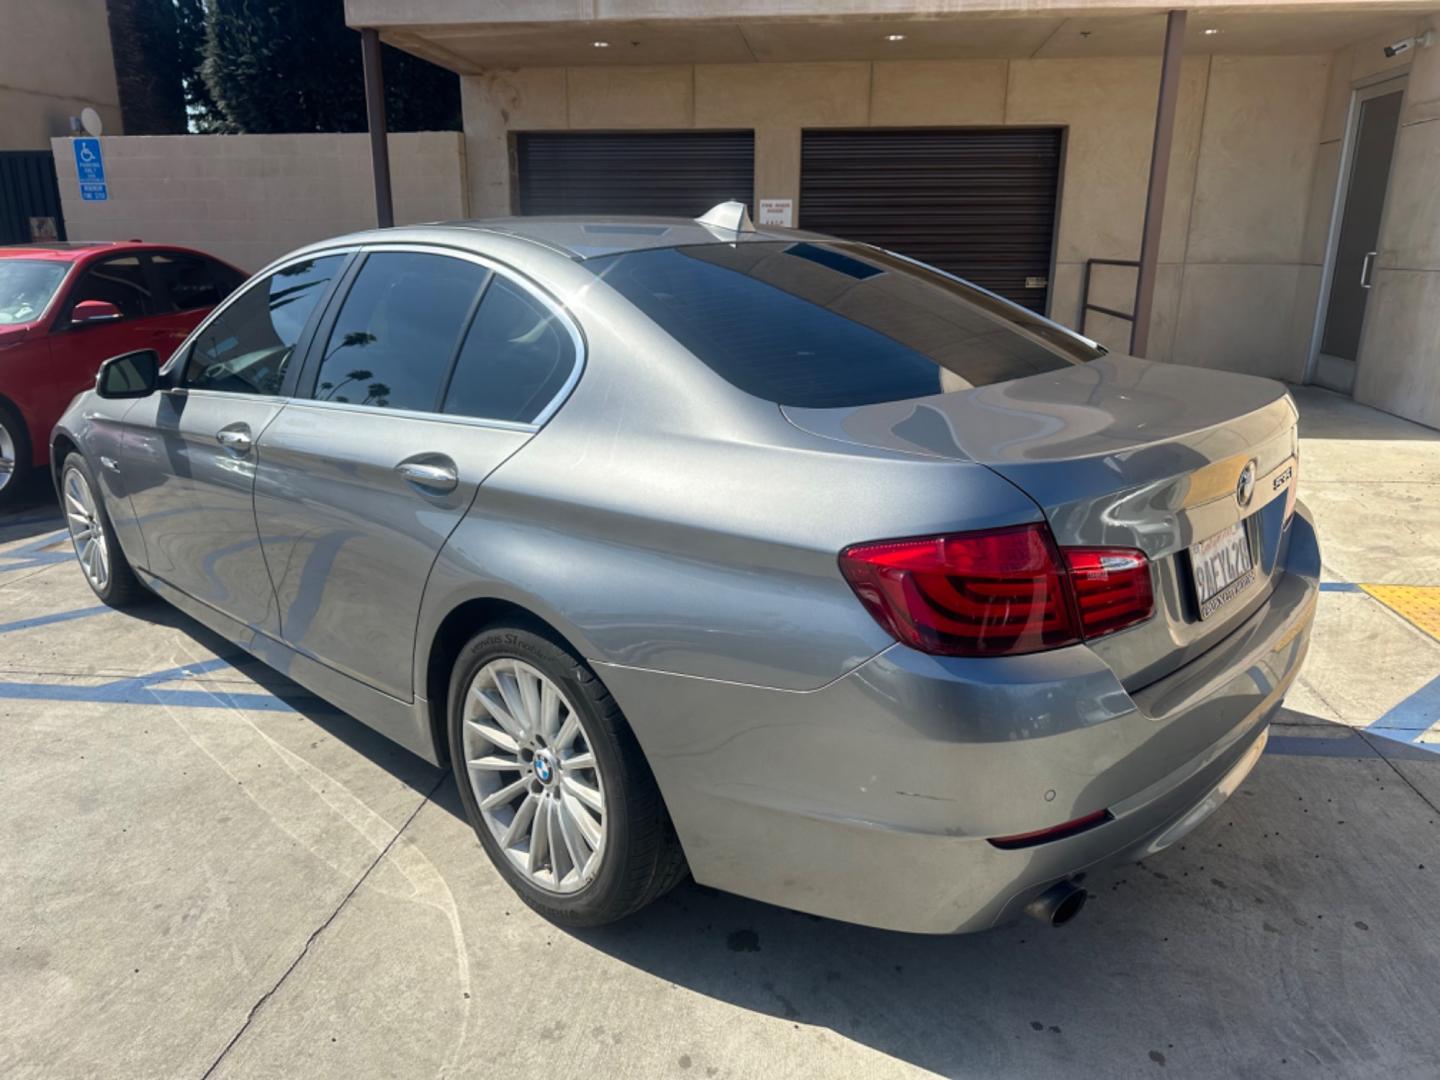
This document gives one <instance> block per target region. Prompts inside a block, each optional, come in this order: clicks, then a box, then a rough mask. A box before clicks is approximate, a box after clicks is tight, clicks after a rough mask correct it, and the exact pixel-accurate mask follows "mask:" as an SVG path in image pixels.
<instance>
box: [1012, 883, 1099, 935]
mask: <svg viewBox="0 0 1440 1080" xmlns="http://www.w3.org/2000/svg"><path fill="white" fill-rule="evenodd" d="M1088 899H1090V894H1089V893H1088V892H1086V891H1085V890H1084V889H1082V888H1080V887H1079V886H1078V885H1076V884H1074V883H1073V882H1070V881H1058V882H1056V883H1055V884H1054V885H1051V886H1050V888H1048V889H1046V890H1045V891H1044V892H1043V893H1041V894H1040V895H1039V896H1037V897H1036V898H1035V899H1034V900H1031V901H1030V903H1028V904H1026V905H1025V914H1026V915H1029V916H1030V917H1031V918H1035V919H1039V920H1040V921H1041V922H1043V923H1047V924H1049V925H1050V926H1053V927H1056V928H1058V927H1061V926H1064V925H1065V924H1066V923H1068V922H1069V921H1070V920H1071V919H1073V918H1075V916H1076V915H1079V914H1080V910H1081V909H1082V908H1083V907H1084V906H1085V901H1086V900H1088Z"/></svg>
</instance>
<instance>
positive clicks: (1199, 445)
mask: <svg viewBox="0 0 1440 1080" xmlns="http://www.w3.org/2000/svg"><path fill="white" fill-rule="evenodd" d="M783 411H784V413H785V415H786V416H787V418H788V419H789V420H790V421H791V422H792V423H794V424H795V425H796V426H798V427H800V428H802V429H804V430H807V431H810V432H812V433H814V434H818V435H822V436H826V437H829V438H835V439H842V440H844V441H847V442H851V443H858V444H861V445H865V446H873V447H876V448H881V449H885V450H891V451H897V450H898V451H903V452H909V453H915V454H922V455H926V456H931V457H943V458H953V459H958V460H970V461H975V462H978V463H980V464H982V465H984V466H986V467H987V468H990V469H992V470H993V471H995V472H997V473H999V474H1000V475H1001V476H1003V477H1005V478H1006V479H1007V480H1009V481H1010V482H1012V483H1013V484H1015V485H1016V486H1017V487H1019V488H1020V489H1021V490H1022V491H1024V492H1025V493H1026V494H1027V495H1029V496H1030V498H1032V499H1033V500H1034V501H1035V502H1036V503H1037V504H1038V505H1039V507H1040V509H1041V510H1042V511H1043V513H1044V515H1045V517H1046V519H1047V521H1048V522H1049V524H1050V528H1051V530H1052V531H1053V532H1054V534H1055V538H1056V540H1057V541H1058V542H1059V543H1060V544H1061V545H1064V546H1105V547H1128V548H1138V549H1140V550H1141V551H1143V552H1145V554H1146V556H1147V557H1148V558H1149V559H1150V561H1151V563H1152V565H1153V567H1154V586H1155V601H1156V615H1155V617H1154V618H1152V619H1150V620H1147V621H1146V622H1144V623H1141V624H1139V625H1137V626H1134V627H1132V628H1130V629H1128V630H1123V631H1120V632H1118V633H1116V634H1113V635H1110V636H1108V637H1103V638H1098V639H1096V640H1095V641H1093V642H1092V643H1091V644H1092V647H1093V648H1095V650H1096V651H1097V652H1099V653H1100V654H1101V655H1102V656H1104V658H1105V659H1106V661H1107V662H1108V663H1109V664H1110V665H1111V667H1112V668H1113V669H1114V670H1115V671H1116V674H1117V675H1119V676H1120V678H1121V679H1122V681H1124V682H1125V684H1126V685H1127V686H1128V687H1131V688H1133V687H1136V686H1143V685H1146V684H1148V683H1149V682H1152V681H1154V680H1155V679H1158V678H1161V677H1163V676H1164V675H1166V674H1168V673H1169V672H1170V671H1173V670H1175V669H1176V668H1178V667H1179V666H1181V665H1182V664H1183V663H1185V662H1187V661H1188V660H1189V659H1192V658H1193V657H1194V656H1197V655H1199V654H1200V653H1201V652H1203V651H1204V650H1205V649H1206V648H1208V647H1209V646H1210V645H1211V644H1214V643H1215V642H1216V641H1218V640H1219V639H1220V638H1221V637H1223V636H1224V634H1225V633H1226V632H1227V631H1228V630H1229V629H1232V628H1233V627H1234V626H1236V625H1238V623H1239V622H1240V621H1242V620H1243V619H1245V618H1246V617H1247V616H1248V615H1249V614H1250V613H1251V612H1253V611H1254V610H1255V609H1256V608H1257V607H1258V606H1259V605H1260V604H1261V603H1263V601H1264V599H1265V597H1266V596H1268V595H1269V593H1270V591H1271V589H1272V588H1273V583H1274V580H1275V578H1276V577H1277V575H1278V574H1279V573H1280V568H1281V567H1282V566H1283V565H1284V550H1283V545H1284V541H1285V539H1286V536H1287V533H1286V525H1287V524H1288V518H1289V511H1290V508H1291V506H1292V505H1293V497H1291V496H1292V495H1293V488H1294V483H1295V475H1296V468H1297V460H1296V452H1297V445H1298V444H1297V437H1296V420H1297V413H1296V410H1295V407H1294V404H1293V402H1292V401H1291V399H1290V396H1289V394H1288V393H1287V392H1286V390H1285V388H1284V387H1283V386H1282V385H1281V384H1279V383H1277V382H1273V381H1271V380H1268V379H1261V378H1256V377H1253V376H1248V375H1240V374H1235V373H1231V372H1221V371H1206V370H1200V369H1196V368H1189V367H1181V366H1178V365H1170V364H1155V363H1149V362H1147V361H1144V360H1138V359H1135V358H1133V357H1127V356H1117V355H1107V356H1104V357H1101V358H1099V359H1096V360H1093V361H1091V362H1089V363H1086V364H1080V365H1075V366H1072V367H1067V368H1064V369H1061V370H1058V371H1053V372H1047V373H1043V374H1037V375H1033V376H1030V377H1027V378H1022V379H1015V380H1011V381H1008V382H1001V383H995V384H992V385H990V386H985V387H981V388H977V389H968V390H957V391H954V392H951V393H944V394H937V395H934V396H930V397H924V398H914V399H909V400H904V401H891V402H884V403H880V404H873V405H862V406H858V407H854V408H839V409H803V408H795V407H791V406H785V407H784V408H783ZM1247 467H1248V468H1249V470H1250V471H1249V479H1250V480H1251V481H1252V484H1251V485H1250V491H1249V498H1248V499H1247V500H1242V499H1241V498H1240V497H1239V495H1240V494H1242V493H1239V491H1238V489H1239V487H1240V480H1241V477H1242V474H1245V473H1246V470H1247ZM1237 523H1241V527H1242V528H1243V529H1244V530H1245V535H1246V536H1247V537H1248V544H1249V550H1250V553H1251V556H1252V558H1253V561H1254V573H1253V575H1251V577H1250V579H1249V581H1248V583H1242V587H1240V588H1238V589H1236V590H1233V592H1234V595H1232V596H1230V597H1229V598H1228V599H1227V600H1226V601H1225V602H1224V603H1223V604H1221V605H1220V606H1218V607H1217V608H1216V609H1215V610H1213V611H1210V612H1208V613H1207V615H1206V617H1204V618H1202V617H1201V614H1200V598H1199V596H1198V594H1197V586H1196V572H1195V568H1194V567H1192V565H1191V558H1190V546H1191V545H1193V544H1196V543H1197V542H1199V541H1202V540H1205V539H1207V538H1209V537H1214V536H1216V535H1217V534H1219V533H1221V532H1222V530H1225V529H1226V528H1228V527H1230V526H1233V525H1236V524H1237Z"/></svg>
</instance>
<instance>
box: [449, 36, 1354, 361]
mask: <svg viewBox="0 0 1440 1080" xmlns="http://www.w3.org/2000/svg"><path fill="white" fill-rule="evenodd" d="M1330 64H1331V58H1330V57H1328V56H1324V55H1302V56H1215V57H1208V56H1193V57H1190V58H1188V59H1187V60H1186V61H1185V63H1184V66H1183V68H1182V73H1181V81H1182V90H1181V98H1180V104H1179V117H1178V122H1177V126H1176V138H1175V148H1174V156H1173V158H1172V164H1171V172H1170V190H1169V195H1168V198H1167V200H1166V214H1165V227H1164V231H1163V235H1162V243H1161V261H1162V265H1161V268H1160V273H1159V279H1158V285H1157V295H1156V304H1155V313H1154V323H1153V324H1152V332H1151V342H1152V346H1151V355H1152V356H1155V357H1157V358H1172V359H1174V360H1177V361H1181V362H1185V363H1192V364H1205V365H1213V366H1223V367H1231V368H1238V369H1241V370H1248V371H1258V372H1263V373H1265V374H1268V375H1275V376H1280V377H1286V378H1294V377H1298V376H1299V374H1300V372H1301V370H1302V365H1303V363H1304V357H1305V351H1306V345H1307V344H1308V327H1309V323H1308V320H1307V319H1300V320H1299V321H1298V322H1297V321H1296V318H1295V312H1296V310H1297V307H1303V306H1304V304H1305V303H1306V300H1307V295H1308V302H1309V304H1310V306H1311V308H1312V309H1313V305H1314V292H1313V287H1314V281H1312V280H1311V279H1312V278H1314V279H1315V280H1316V281H1318V276H1317V275H1313V274H1307V273H1306V266H1305V257H1304V248H1305V237H1306V232H1305V230H1306V224H1307V216H1306V215H1307V209H1308V206H1309V203H1310V193H1311V187H1312V173H1313V171H1314V167H1315V161H1316V157H1317V154H1318V151H1319V145H1320V127H1321V122H1322V118H1323V114H1324V107H1325V96H1326V95H1325V89H1326V86H1327V78H1328V74H1329V70H1330ZM1159 77H1160V69H1159V62H1158V60H1155V59H1151V58H1145V57H1129V58H1116V59H1105V60H930V61H893V62H883V61H876V62H869V61H843V62H815V63H794V64H788V63H787V64H742V65H726V64H714V65H707V64H699V65H673V66H670V65H667V66H652V67H609V66H606V67H584V68H582V67H573V68H522V69H514V70H505V71H500V70H494V71H488V72H485V73H482V74H480V75H474V76H467V77H465V78H463V79H462V82H461V85H462V93H463V101H464V109H465V144H466V155H467V160H468V169H469V176H470V202H471V209H472V211H473V212H474V213H475V214H476V215H477V216H484V215H490V214H505V213H510V212H511V192H510V179H511V166H510V148H509V135H510V133H511V132H514V131H535V130H545V129H563V128H591V129H618V128H651V129H665V128H671V129H673V128H689V127H696V128H753V129H754V130H755V138H756V162H755V173H756V189H755V195H756V198H757V199H758V198H791V199H795V200H796V212H797V224H799V225H801V226H803V225H804V219H805V208H804V207H803V206H801V205H800V204H799V201H798V200H799V186H800V132H801V130H802V129H803V128H808V127H847V126H865V125H874V126H900V125H926V124H930V125H993V124H1030V125H1035V124H1046V125H1049V124H1054V125H1060V126H1064V127H1065V128H1066V129H1067V131H1068V138H1067V150H1066V154H1067V157H1066V162H1065V172H1064V178H1063V190H1062V198H1061V208H1060V222H1059V231H1058V241H1057V243H1058V247H1057V252H1056V259H1057V266H1056V273H1055V281H1054V283H1053V287H1052V294H1051V296H1052V299H1051V305H1052V314H1053V315H1054V316H1055V317H1056V318H1058V319H1060V320H1061V321H1064V322H1067V323H1070V324H1071V325H1076V324H1078V308H1079V296H1080V283H1081V276H1082V270H1083V266H1084V262H1085V260H1086V259H1090V258H1112V259H1133V258H1135V257H1136V256H1137V255H1138V253H1139V250H1140V232H1141V223H1142V216H1143V212H1144V200H1145V185H1146V178H1147V172H1148V164H1149V159H1150V146H1151V139H1152V137H1153V131H1154V122H1155V98H1156V94H1157V91H1158V88H1159ZM1307 288H1310V289H1311V292H1310V293H1309V294H1307V293H1306V292H1305V290H1306V289H1307ZM1133 289H1134V272H1133V271H1131V270H1125V269H1112V270H1107V269H1099V270H1097V271H1096V273H1095V277H1094V280H1092V283H1091V295H1092V299H1093V300H1094V302H1096V303H1100V304H1104V305H1106V306H1110V307H1114V308H1117V309H1119V310H1128V309H1129V308H1130V306H1131V298H1132V296H1133ZM1087 329H1088V331H1089V332H1090V333H1091V334H1092V335H1094V336H1096V337H1099V338H1100V339H1101V340H1102V341H1105V342H1106V343H1107V344H1110V345H1112V346H1117V347H1121V348H1123V347H1125V345H1126V344H1127V342H1128V339H1129V327H1128V324H1125V323H1123V322H1120V321H1118V320H1112V319H1108V318H1106V317H1104V316H1096V315H1092V316H1091V319H1090V321H1089V323H1088V324H1087Z"/></svg>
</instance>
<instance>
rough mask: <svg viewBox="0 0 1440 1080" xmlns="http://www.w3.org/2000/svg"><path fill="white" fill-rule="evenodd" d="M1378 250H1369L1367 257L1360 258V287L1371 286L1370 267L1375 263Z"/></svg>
mask: <svg viewBox="0 0 1440 1080" xmlns="http://www.w3.org/2000/svg"><path fill="white" fill-rule="evenodd" d="M1378 254H1379V252H1378V251H1367V252H1366V253H1365V258H1363V259H1361V260H1360V288H1362V289H1368V288H1370V269H1371V267H1373V266H1374V265H1375V256H1376V255H1378Z"/></svg>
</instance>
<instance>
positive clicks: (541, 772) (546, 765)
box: [535, 750, 555, 784]
mask: <svg viewBox="0 0 1440 1080" xmlns="http://www.w3.org/2000/svg"><path fill="white" fill-rule="evenodd" d="M535 778H536V779H537V780H539V781H540V782H541V783H542V784H548V783H550V782H551V781H552V780H554V779H555V762H554V760H553V759H552V758H551V757H550V755H549V753H547V752H546V751H544V750H541V751H540V752H539V753H538V754H536V755H535Z"/></svg>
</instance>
